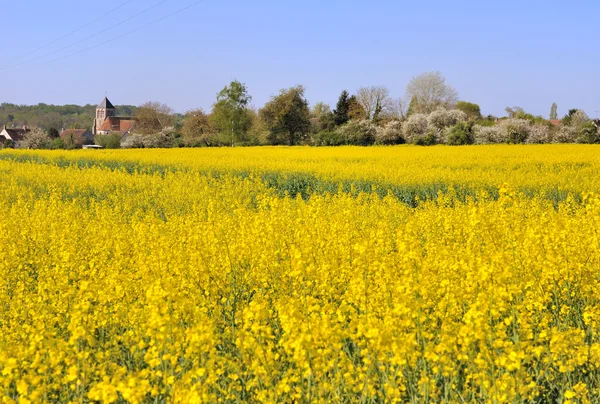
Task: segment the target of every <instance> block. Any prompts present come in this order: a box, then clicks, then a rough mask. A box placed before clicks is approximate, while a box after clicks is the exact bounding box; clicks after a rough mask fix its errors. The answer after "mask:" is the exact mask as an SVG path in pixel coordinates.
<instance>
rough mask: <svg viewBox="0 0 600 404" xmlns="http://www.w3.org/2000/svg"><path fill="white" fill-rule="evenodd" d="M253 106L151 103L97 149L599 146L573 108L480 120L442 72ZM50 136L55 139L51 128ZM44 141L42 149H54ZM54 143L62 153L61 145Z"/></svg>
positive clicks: (235, 101) (514, 110)
mask: <svg viewBox="0 0 600 404" xmlns="http://www.w3.org/2000/svg"><path fill="white" fill-rule="evenodd" d="M251 101H252V97H251V95H250V94H249V92H248V89H247V87H246V85H245V84H244V83H241V82H240V81H238V80H233V81H232V82H231V83H229V85H227V86H225V87H224V88H223V89H222V90H221V91H220V92H219V93H218V94H217V97H216V100H215V103H214V104H213V105H212V108H211V110H210V111H209V112H205V111H204V110H202V109H200V108H199V109H194V110H191V111H188V112H187V113H186V114H184V115H181V114H175V113H174V112H173V110H172V109H171V108H170V107H169V106H167V105H165V104H161V103H159V102H149V103H146V104H144V105H142V106H140V107H138V108H135V109H134V107H131V108H130V110H131V111H132V112H133V113H135V117H136V121H137V123H136V125H137V128H136V130H135V133H133V134H131V135H129V136H127V138H126V139H123V138H121V135H120V134H116V133H115V134H109V135H100V136H96V142H97V143H98V144H100V145H103V146H105V147H128V148H134V147H212V146H235V145H240V146H251V145H313V146H337V145H362V146H367V145H373V144H381V145H393V144H402V143H412V144H417V145H434V144H449V145H464V144H484V143H556V142H568V143H575V142H579V143H600V132H599V130H598V122H597V121H593V120H591V119H590V118H589V117H588V116H587V115H586V114H585V112H584V111H582V110H580V109H577V108H573V109H570V110H569V112H568V113H567V114H566V115H565V116H564V117H563V118H562V119H560V120H559V119H558V106H557V105H556V103H553V104H552V106H551V108H550V114H549V118H550V119H545V118H544V117H542V116H534V115H532V114H529V113H527V112H526V111H524V110H523V108H520V107H509V108H506V114H507V115H506V116H504V117H500V118H498V117H494V116H491V115H488V116H483V115H482V113H481V109H480V107H479V105H477V104H476V103H472V102H468V101H461V100H460V99H459V96H458V93H457V91H456V90H455V89H454V88H453V87H452V86H450V85H449V84H448V83H446V79H445V78H444V76H443V75H442V74H441V73H440V72H427V73H423V74H420V75H418V76H415V77H414V78H412V79H411V80H410V82H409V83H408V85H407V87H406V94H405V96H404V97H402V98H399V99H394V98H392V97H391V96H390V93H389V90H388V89H387V88H386V87H380V86H370V87H362V88H359V89H358V90H357V91H356V93H354V94H350V93H349V92H348V91H346V90H343V91H342V92H341V94H340V95H339V98H338V100H337V103H336V105H335V106H334V108H331V107H330V106H329V105H327V104H325V103H323V102H317V103H316V104H314V105H313V106H312V107H310V106H309V103H308V101H307V100H306V97H305V90H304V88H303V87H302V86H296V87H291V88H287V89H283V90H281V91H280V92H279V93H278V94H276V95H274V96H273V97H271V99H270V100H269V101H268V102H267V103H266V104H265V105H264V106H263V107H262V108H260V109H256V108H254V107H252V104H251ZM3 105H6V104H3ZM71 107H72V106H64V107H57V108H65V110H69V108H71ZM80 108H86V109H87V108H88V106H86V107H80ZM121 108H122V107H121ZM74 111H76V109H75V110H74ZM120 112H121V113H122V110H120ZM2 113H3V110H2V109H1V108H0V117H2ZM89 119H90V121H91V119H92V118H89ZM88 124H89V122H88ZM47 135H50V137H52V136H54V137H56V133H55V132H52V131H51V128H50V129H48V131H47ZM32 136H33V135H32ZM37 136H38V137H42V136H44V135H43V131H39V130H38V131H37ZM43 140H44V139H41V143H42V144H45V145H46V146H47V145H49V144H50V143H51V142H46V143H44V141H43ZM39 143H40V141H38V142H37V143H36V144H39ZM54 143H55V144H56V145H58V147H60V146H61V142H60V141H55V142H54ZM69 144H70V146H69V147H67V148H71V147H77V142H76V141H75V142H74V141H70V143H69ZM50 147H52V146H50Z"/></svg>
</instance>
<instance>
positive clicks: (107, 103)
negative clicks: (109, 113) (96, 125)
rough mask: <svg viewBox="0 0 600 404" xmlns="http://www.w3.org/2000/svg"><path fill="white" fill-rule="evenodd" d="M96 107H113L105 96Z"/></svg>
mask: <svg viewBox="0 0 600 404" xmlns="http://www.w3.org/2000/svg"><path fill="white" fill-rule="evenodd" d="M98 108H106V109H115V107H114V105H112V103H111V102H110V101H109V100H108V98H106V97H104V99H103V100H102V102H101V103H100V104H98Z"/></svg>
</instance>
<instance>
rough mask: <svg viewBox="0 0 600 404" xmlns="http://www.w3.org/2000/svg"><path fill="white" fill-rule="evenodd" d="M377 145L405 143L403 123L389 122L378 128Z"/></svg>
mask: <svg viewBox="0 0 600 404" xmlns="http://www.w3.org/2000/svg"><path fill="white" fill-rule="evenodd" d="M375 143H376V144H402V143H405V140H404V137H402V122H400V121H397V120H393V121H389V122H388V123H386V124H385V126H383V127H378V128H377V131H376V133H375Z"/></svg>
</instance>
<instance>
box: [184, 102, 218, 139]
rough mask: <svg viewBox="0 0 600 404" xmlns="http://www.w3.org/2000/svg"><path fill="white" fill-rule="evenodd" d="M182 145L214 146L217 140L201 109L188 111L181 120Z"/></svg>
mask: <svg viewBox="0 0 600 404" xmlns="http://www.w3.org/2000/svg"><path fill="white" fill-rule="evenodd" d="M181 132H182V133H183V143H184V145H186V146H191V147H198V146H216V145H217V143H218V142H217V138H216V133H215V130H214V128H213V127H212V125H211V123H210V120H209V118H208V116H207V115H206V114H205V113H204V111H202V109H196V110H192V111H189V112H188V113H187V114H185V118H184V120H183V127H182V128H181Z"/></svg>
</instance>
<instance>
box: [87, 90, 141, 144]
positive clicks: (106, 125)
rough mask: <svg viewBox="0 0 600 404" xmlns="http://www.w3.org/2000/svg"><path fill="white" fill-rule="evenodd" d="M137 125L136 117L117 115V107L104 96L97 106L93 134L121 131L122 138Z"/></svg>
mask: <svg viewBox="0 0 600 404" xmlns="http://www.w3.org/2000/svg"><path fill="white" fill-rule="evenodd" d="M135 127H136V125H135V118H133V117H129V116H117V109H116V108H115V107H114V106H113V105H112V103H111V102H110V101H109V100H108V98H106V97H104V99H103V100H102V102H101V103H100V104H98V107H96V119H94V125H93V126H92V135H108V134H109V133H119V134H120V135H121V138H125V137H127V136H128V135H129V134H130V133H131V132H133V131H134V130H135Z"/></svg>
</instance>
